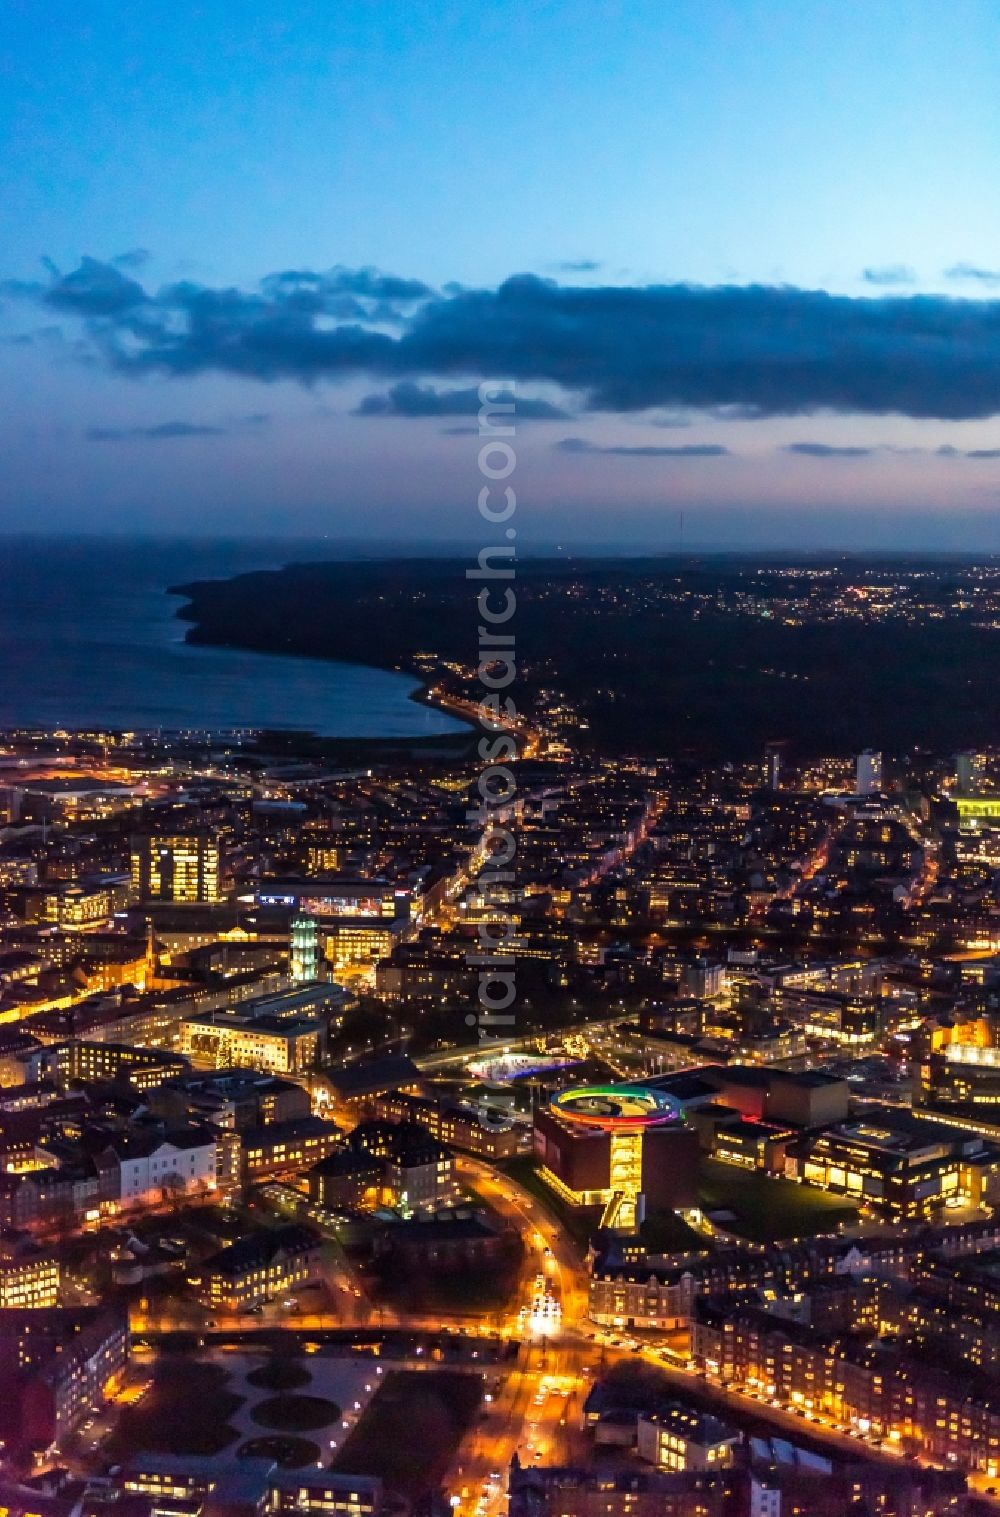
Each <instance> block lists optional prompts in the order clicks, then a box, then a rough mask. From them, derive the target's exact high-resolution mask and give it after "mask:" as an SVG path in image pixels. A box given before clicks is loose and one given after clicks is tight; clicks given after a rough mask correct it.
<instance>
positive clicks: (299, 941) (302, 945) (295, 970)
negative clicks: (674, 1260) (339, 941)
mask: <svg viewBox="0 0 1000 1517" xmlns="http://www.w3.org/2000/svg"><path fill="white" fill-rule="evenodd" d="M290 950H291V951H290V970H291V977H292V980H293V982H294V983H295V984H296V985H302V984H305V983H306V982H308V981H310V980H315V979H316V978H317V977H318V974H319V933H318V932H317V930H316V919H315V918H314V917H307V916H297V917H296V918H295V919H294V921H293V922H292V927H291V944H290Z"/></svg>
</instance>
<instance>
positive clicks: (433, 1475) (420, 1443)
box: [331, 1370, 483, 1501]
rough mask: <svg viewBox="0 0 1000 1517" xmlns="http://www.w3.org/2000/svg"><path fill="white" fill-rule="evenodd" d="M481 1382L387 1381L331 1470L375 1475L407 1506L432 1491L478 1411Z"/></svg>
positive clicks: (460, 1377) (441, 1373)
mask: <svg viewBox="0 0 1000 1517" xmlns="http://www.w3.org/2000/svg"><path fill="white" fill-rule="evenodd" d="M482 1395H483V1380H482V1376H481V1375H478V1374H463V1373H462V1372H461V1371H459V1370H427V1371H423V1372H421V1371H418V1370H396V1371H394V1372H393V1373H392V1374H390V1375H387V1376H386V1377H385V1380H384V1382H383V1384H382V1385H381V1387H380V1388H379V1390H378V1391H377V1393H376V1395H375V1396H374V1398H373V1399H372V1401H371V1402H370V1403H369V1405H368V1407H367V1409H366V1410H365V1413H364V1415H363V1416H362V1418H361V1421H360V1422H359V1423H358V1425H357V1426H356V1427H355V1428H354V1430H353V1431H352V1432H351V1434H350V1436H349V1437H348V1439H347V1441H346V1443H345V1444H344V1446H343V1448H342V1449H340V1450H338V1452H337V1455H336V1457H335V1458H334V1460H333V1463H332V1465H331V1468H332V1469H334V1470H343V1471H345V1472H354V1471H357V1470H364V1472H365V1474H366V1475H378V1476H380V1477H381V1478H382V1480H383V1481H384V1482H385V1485H386V1488H387V1490H388V1491H391V1492H396V1493H398V1494H400V1495H402V1496H405V1497H407V1498H408V1499H409V1500H411V1501H416V1500H419V1499H420V1498H421V1497H422V1496H426V1495H428V1494H429V1493H431V1492H433V1491H436V1490H437V1489H438V1487H439V1486H440V1484H441V1481H442V1480H443V1478H444V1475H445V1472H446V1471H447V1469H448V1466H449V1465H450V1463H451V1461H452V1458H453V1456H454V1453H455V1450H456V1449H457V1448H458V1445H459V1443H460V1442H461V1440H462V1437H463V1435H464V1434H465V1432H466V1430H467V1429H468V1428H469V1427H470V1426H471V1425H472V1422H473V1419H474V1418H475V1417H476V1415H477V1414H478V1411H479V1404H480V1402H481V1400H482Z"/></svg>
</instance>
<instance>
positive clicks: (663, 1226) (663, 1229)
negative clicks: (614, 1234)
mask: <svg viewBox="0 0 1000 1517" xmlns="http://www.w3.org/2000/svg"><path fill="white" fill-rule="evenodd" d="M639 1238H640V1240H641V1241H642V1242H643V1243H644V1244H645V1246H646V1248H648V1249H649V1252H650V1253H651V1254H686V1253H691V1252H692V1251H694V1250H698V1249H700V1250H704V1248H705V1239H704V1238H703V1236H702V1235H701V1233H697V1232H695V1230H694V1228H693V1227H690V1226H689V1225H688V1224H687V1223H686V1222H685V1221H684V1218H683V1217H679V1216H678V1215H677V1213H676V1212H672V1211H651V1212H649V1214H648V1215H647V1216H646V1219H645V1221H644V1222H643V1223H642V1225H641V1227H640V1228H639Z"/></svg>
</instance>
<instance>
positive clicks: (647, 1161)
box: [534, 1085, 698, 1230]
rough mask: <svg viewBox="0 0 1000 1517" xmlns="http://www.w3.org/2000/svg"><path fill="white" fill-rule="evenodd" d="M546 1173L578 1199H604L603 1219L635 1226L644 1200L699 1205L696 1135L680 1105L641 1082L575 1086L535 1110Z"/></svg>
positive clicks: (590, 1202)
mask: <svg viewBox="0 0 1000 1517" xmlns="http://www.w3.org/2000/svg"><path fill="white" fill-rule="evenodd" d="M534 1149H535V1157H536V1159H537V1160H538V1163H539V1172H540V1174H541V1176H542V1179H543V1180H545V1182H546V1183H547V1184H548V1185H550V1186H551V1187H552V1189H553V1190H554V1191H555V1192H556V1193H557V1194H558V1195H559V1196H561V1197H562V1198H563V1200H565V1201H568V1202H569V1203H570V1204H571V1205H574V1206H602V1207H603V1208H604V1216H603V1218H602V1225H603V1226H606V1227H618V1228H621V1229H623V1230H629V1229H632V1228H634V1227H635V1226H636V1225H637V1224H638V1223H639V1222H640V1221H641V1220H642V1214H643V1209H644V1207H645V1206H646V1205H650V1206H656V1207H661V1208H667V1209H676V1208H678V1207H685V1206H692V1205H693V1204H694V1199H695V1196H694V1179H695V1171H696V1164H697V1157H698V1136H697V1133H696V1132H695V1130H694V1129H693V1128H691V1127H689V1126H687V1124H686V1122H685V1118H684V1113H683V1111H682V1109H681V1107H680V1104H679V1103H678V1102H677V1101H675V1100H674V1099H673V1098H672V1097H671V1096H668V1095H666V1094H665V1093H664V1092H663V1091H659V1090H654V1089H651V1088H649V1087H645V1086H638V1085H601V1086H580V1087H570V1088H569V1089H567V1090H563V1091H560V1092H559V1093H558V1094H557V1095H556V1096H554V1097H553V1098H552V1100H551V1102H550V1103H549V1105H548V1106H547V1107H543V1108H541V1109H540V1110H539V1111H537V1112H536V1113H535V1126H534Z"/></svg>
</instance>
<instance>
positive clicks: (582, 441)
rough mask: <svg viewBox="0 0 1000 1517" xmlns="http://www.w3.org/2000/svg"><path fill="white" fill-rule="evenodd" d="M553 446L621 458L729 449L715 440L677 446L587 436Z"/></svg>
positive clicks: (721, 453)
mask: <svg viewBox="0 0 1000 1517" xmlns="http://www.w3.org/2000/svg"><path fill="white" fill-rule="evenodd" d="M553 447H555V448H558V449H559V452H560V453H613V454H615V455H616V456H617V457H619V458H724V457H726V456H727V455H728V454H729V449H728V448H724V447H722V446H721V444H719V443H714V442H692V443H687V444H685V445H678V446H677V447H675V448H670V447H660V446H659V445H658V444H653V443H640V444H626V443H615V444H605V443H596V442H588V440H587V439H586V438H585V437H564V438H562V439H561V440H560V441H559V442H557V443H554V444H553Z"/></svg>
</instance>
